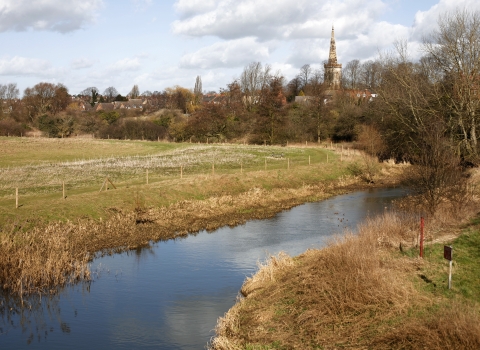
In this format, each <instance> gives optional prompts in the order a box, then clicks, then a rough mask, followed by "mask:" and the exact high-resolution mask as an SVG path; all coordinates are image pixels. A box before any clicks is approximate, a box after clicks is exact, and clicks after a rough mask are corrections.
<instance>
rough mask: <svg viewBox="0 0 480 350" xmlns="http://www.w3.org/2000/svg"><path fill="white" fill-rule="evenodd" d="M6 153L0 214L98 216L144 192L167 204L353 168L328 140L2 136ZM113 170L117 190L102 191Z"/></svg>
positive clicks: (1, 162) (0, 174)
mask: <svg viewBox="0 0 480 350" xmlns="http://www.w3.org/2000/svg"><path fill="white" fill-rule="evenodd" d="M0 154H2V156H1V157H0V217H1V219H2V220H6V219H19V218H27V217H32V216H34V217H39V218H43V219H46V220H47V221H51V220H68V219H75V218H78V217H85V216H88V217H92V218H99V217H102V216H103V215H104V210H105V209H106V208H109V207H112V206H115V207H121V208H125V207H132V206H135V205H136V204H138V203H137V202H138V199H139V198H142V201H143V202H144V205H147V206H164V205H169V204H171V203H174V202H176V201H178V200H183V199H189V198H197V199H198V198H206V197H208V196H209V195H211V194H216V193H218V192H222V191H223V192H225V191H227V192H230V191H231V190H233V191H234V192H235V191H243V190H247V189H248V188H247V187H248V186H253V187H254V186H260V187H265V188H274V187H278V186H285V185H286V183H285V181H282V179H287V178H288V181H289V182H290V185H291V186H293V187H296V186H298V185H299V184H300V185H302V184H304V183H313V182H315V181H319V180H325V179H333V178H338V177H340V176H342V175H343V174H346V173H347V170H346V166H345V164H346V162H343V163H339V162H338V159H339V155H337V154H334V153H333V152H331V151H328V150H327V149H325V148H323V147H270V146H267V147H265V146H244V145H223V144H216V145H212V144H210V145H205V144H203V145H202V144H175V143H162V142H146V141H118V140H93V139H45V138H5V137H4V138H0ZM327 157H328V162H327ZM342 158H345V159H347V155H346V153H345V156H342ZM147 173H148V175H147ZM292 174H295V175H296V176H293V177H292V176H291V175H292ZM221 176H223V177H234V178H238V179H239V181H236V182H237V183H238V186H234V187H233V188H232V187H230V186H228V188H223V189H221V188H219V187H218V186H217V184H218V182H217V180H218V177H221ZM107 177H108V179H109V180H110V181H111V183H113V185H114V186H115V187H116V190H115V191H108V192H105V191H102V192H99V191H100V189H101V187H102V184H103V183H104V181H105V179H106V178H107ZM147 177H148V180H147ZM240 178H241V179H240ZM179 180H182V181H180V182H179ZM147 181H148V184H147ZM241 183H243V186H242V184H241ZM63 186H65V187H63ZM288 187H290V186H288ZM16 188H18V193H19V202H18V204H19V208H16ZM64 188H65V195H66V199H63V189H64ZM105 189H106V188H105V187H104V188H103V190H105ZM109 189H113V186H112V185H111V184H109Z"/></svg>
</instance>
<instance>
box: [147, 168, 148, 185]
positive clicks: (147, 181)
mask: <svg viewBox="0 0 480 350" xmlns="http://www.w3.org/2000/svg"><path fill="white" fill-rule="evenodd" d="M147 185H148V169H147Z"/></svg>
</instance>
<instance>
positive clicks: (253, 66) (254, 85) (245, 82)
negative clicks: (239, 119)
mask: <svg viewBox="0 0 480 350" xmlns="http://www.w3.org/2000/svg"><path fill="white" fill-rule="evenodd" d="M270 77H271V67H270V65H268V64H267V65H265V67H263V66H262V64H261V63H260V62H252V63H250V64H249V65H248V66H246V67H245V68H244V69H243V72H242V75H241V76H240V86H241V88H242V92H243V94H244V96H245V105H246V107H247V109H249V110H250V109H251V108H252V107H253V106H254V105H256V104H258V103H259V102H260V92H261V91H262V90H264V89H265V87H266V86H267V85H268V83H269V80H270Z"/></svg>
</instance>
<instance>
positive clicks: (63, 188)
mask: <svg viewBox="0 0 480 350" xmlns="http://www.w3.org/2000/svg"><path fill="white" fill-rule="evenodd" d="M62 190H63V199H65V198H66V197H65V181H63V183H62Z"/></svg>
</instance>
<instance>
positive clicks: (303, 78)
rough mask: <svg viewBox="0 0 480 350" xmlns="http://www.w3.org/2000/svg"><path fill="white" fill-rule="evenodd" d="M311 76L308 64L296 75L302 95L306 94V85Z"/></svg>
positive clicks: (310, 68)
mask: <svg viewBox="0 0 480 350" xmlns="http://www.w3.org/2000/svg"><path fill="white" fill-rule="evenodd" d="M311 74H312V67H310V65H309V64H304V65H303V66H302V67H301V68H300V73H299V74H298V78H299V79H300V82H301V84H302V90H303V92H304V93H307V91H306V90H307V85H308V83H309V81H310V76H311Z"/></svg>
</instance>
